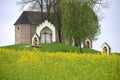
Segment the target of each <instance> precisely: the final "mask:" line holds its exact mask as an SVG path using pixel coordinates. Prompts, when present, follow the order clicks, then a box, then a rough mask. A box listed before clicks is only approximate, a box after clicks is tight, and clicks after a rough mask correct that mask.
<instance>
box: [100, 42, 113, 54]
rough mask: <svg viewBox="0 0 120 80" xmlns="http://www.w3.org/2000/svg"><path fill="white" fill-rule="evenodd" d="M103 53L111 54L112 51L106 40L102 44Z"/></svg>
mask: <svg viewBox="0 0 120 80" xmlns="http://www.w3.org/2000/svg"><path fill="white" fill-rule="evenodd" d="M101 53H102V54H104V55H105V54H106V55H109V54H110V53H111V48H110V46H109V45H108V44H107V43H106V42H105V43H104V44H103V45H102V51H101Z"/></svg>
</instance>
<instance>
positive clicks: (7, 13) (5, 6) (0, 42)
mask: <svg viewBox="0 0 120 80" xmlns="http://www.w3.org/2000/svg"><path fill="white" fill-rule="evenodd" d="M109 3H110V6H109V8H107V9H103V10H102V13H103V15H104V18H103V19H102V21H100V24H101V34H100V35H99V36H98V37H99V38H98V40H96V41H94V42H93V49H96V50H101V46H102V44H103V43H104V42H107V43H108V44H109V45H110V47H111V50H112V52H120V46H119V45H120V36H119V35H120V0H109ZM19 9H20V8H19V7H18V6H17V5H16V0H10V1H8V0H1V2H0V46H6V45H13V44H15V36H14V35H15V32H14V25H13V24H14V23H15V21H16V20H17V19H18V18H19V16H20V15H21V13H22V11H20V10H19Z"/></svg>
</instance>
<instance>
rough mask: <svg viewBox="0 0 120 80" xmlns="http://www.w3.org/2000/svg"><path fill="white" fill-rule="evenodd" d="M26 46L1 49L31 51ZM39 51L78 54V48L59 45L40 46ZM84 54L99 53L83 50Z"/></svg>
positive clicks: (20, 45)
mask: <svg viewBox="0 0 120 80" xmlns="http://www.w3.org/2000/svg"><path fill="white" fill-rule="evenodd" d="M26 46H30V45H27V44H16V45H10V46H5V47H3V48H7V49H14V50H24V49H28V50H32V49H33V47H29V48H26ZM38 50H40V51H44V52H45V51H48V52H78V53H79V48H78V47H75V46H70V45H65V44H61V43H49V44H41V47H40V48H38ZM83 52H84V53H99V51H96V50H93V49H89V48H83Z"/></svg>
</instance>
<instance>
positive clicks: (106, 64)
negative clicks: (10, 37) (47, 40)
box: [0, 47, 120, 80]
mask: <svg viewBox="0 0 120 80" xmlns="http://www.w3.org/2000/svg"><path fill="white" fill-rule="evenodd" d="M0 80H120V55H117V54H111V55H109V56H107V55H101V54H100V53H97V54H92V53H91V54H89V53H82V54H80V53H78V52H72V51H71V52H63V51H62V52H60V51H58V52H55V51H54V52H48V51H40V50H39V48H34V49H31V50H29V49H22V50H21V49H20V50H19V49H17V50H16V49H10V48H9V49H8V48H6V47H4V48H0Z"/></svg>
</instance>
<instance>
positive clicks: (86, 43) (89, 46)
mask: <svg viewBox="0 0 120 80" xmlns="http://www.w3.org/2000/svg"><path fill="white" fill-rule="evenodd" d="M84 47H85V48H92V41H91V40H90V39H86V40H85V42H84Z"/></svg>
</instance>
